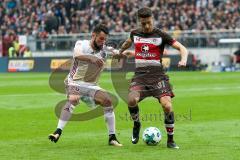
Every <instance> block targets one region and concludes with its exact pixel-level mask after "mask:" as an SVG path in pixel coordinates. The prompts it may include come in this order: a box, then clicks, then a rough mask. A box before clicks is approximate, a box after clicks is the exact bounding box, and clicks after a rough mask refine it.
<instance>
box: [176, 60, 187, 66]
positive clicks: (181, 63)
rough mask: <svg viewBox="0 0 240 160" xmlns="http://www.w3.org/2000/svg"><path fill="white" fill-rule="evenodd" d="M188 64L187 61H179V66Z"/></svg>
mask: <svg viewBox="0 0 240 160" xmlns="http://www.w3.org/2000/svg"><path fill="white" fill-rule="evenodd" d="M186 65H187V62H186V61H182V60H181V61H179V62H178V67H186Z"/></svg>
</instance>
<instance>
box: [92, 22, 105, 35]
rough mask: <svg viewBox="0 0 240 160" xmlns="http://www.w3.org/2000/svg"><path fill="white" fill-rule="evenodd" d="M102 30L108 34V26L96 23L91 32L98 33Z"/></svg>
mask: <svg viewBox="0 0 240 160" xmlns="http://www.w3.org/2000/svg"><path fill="white" fill-rule="evenodd" d="M100 32H104V33H105V34H109V31H108V28H107V26H106V25H104V24H97V25H96V26H95V28H94V29H93V33H100Z"/></svg>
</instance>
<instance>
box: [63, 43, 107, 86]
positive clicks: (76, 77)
mask: <svg viewBox="0 0 240 160" xmlns="http://www.w3.org/2000/svg"><path fill="white" fill-rule="evenodd" d="M108 50H109V47H106V46H104V47H103V49H102V50H100V51H97V52H96V51H94V50H93V49H92V47H91V45H90V40H79V41H77V42H76V44H75V47H74V51H73V63H72V67H71V69H70V73H69V75H68V77H67V81H68V83H95V84H96V83H97V82H98V79H99V77H100V74H101V72H102V70H103V69H104V65H103V66H102V67H99V66H97V65H96V64H91V63H88V62H85V61H81V60H78V59H77V58H76V57H77V56H80V55H88V56H94V57H95V58H99V59H102V60H104V61H106V58H107V53H109V51H108Z"/></svg>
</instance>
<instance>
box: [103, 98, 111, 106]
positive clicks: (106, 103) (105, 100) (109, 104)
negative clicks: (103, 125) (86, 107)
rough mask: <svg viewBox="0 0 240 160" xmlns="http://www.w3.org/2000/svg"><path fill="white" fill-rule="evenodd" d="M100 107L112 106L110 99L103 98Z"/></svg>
mask: <svg viewBox="0 0 240 160" xmlns="http://www.w3.org/2000/svg"><path fill="white" fill-rule="evenodd" d="M102 106H105V107H108V106H112V100H111V99H110V98H104V99H103V101H102Z"/></svg>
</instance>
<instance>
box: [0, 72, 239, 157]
mask: <svg viewBox="0 0 240 160" xmlns="http://www.w3.org/2000/svg"><path fill="white" fill-rule="evenodd" d="M49 75H50V74H49V73H5V74H3V73H2V74H0V110H1V111H0V159H1V160H15V159H19V160H38V159H39V160H48V159H49V160H50V159H51V160H65V159H69V160H74V159H77V160H79V159H83V160H88V159H90V160H94V159H96V160H99V159H103V160H106V159H112V160H123V159H124V160H125V159H131V160H140V159H144V160H147V159H149V160H152V159H159V160H165V159H166V160H175V159H176V160H193V159H194V160H206V159H207V160H223V159H226V160H237V159H239V157H240V152H239V150H240V73H239V72H235V73H205V72H170V73H169V76H170V81H171V83H172V84H173V86H174V92H175V95H176V97H175V98H174V99H173V105H174V110H175V115H176V123H175V140H176V142H177V144H178V145H179V146H180V149H179V150H170V149H167V148H166V132H165V128H164V125H163V120H162V116H161V113H162V109H161V107H160V105H159V104H158V102H157V100H155V99H153V98H147V99H145V100H144V101H142V102H141V103H140V105H139V106H140V112H141V120H142V130H141V133H142V132H143V129H144V128H146V127H149V126H156V127H158V128H159V129H160V130H161V132H162V135H163V138H162V141H161V142H160V144H159V145H158V146H146V145H145V144H144V143H143V142H142V140H140V141H139V143H138V144H137V145H133V144H131V141H130V138H131V131H132V122H131V121H130V120H129V118H128V116H127V115H128V110H127V106H126V104H124V102H123V101H121V100H120V103H119V105H118V106H117V108H116V110H115V114H116V126H117V136H118V139H119V140H120V141H121V142H122V143H123V145H124V146H123V147H121V148H116V147H111V146H108V145H107V140H108V137H107V129H106V125H105V123H104V120H103V117H99V118H96V119H93V120H90V121H84V122H69V123H68V125H67V126H66V128H65V130H64V132H63V135H62V137H61V139H60V140H59V142H58V143H56V144H55V143H52V142H50V141H49V140H48V139H47V137H48V134H50V133H51V132H53V131H54V130H55V128H56V125H57V117H56V116H55V113H54V107H55V105H56V104H57V103H58V102H59V101H61V100H64V99H65V95H64V94H60V93H56V92H55V91H53V90H52V89H51V88H50V87H49V85H48V78H49ZM100 86H101V87H102V88H104V89H106V90H110V91H111V92H112V93H114V92H115V91H114V89H113V86H112V85H111V82H110V74H109V73H103V74H102V76H101V78H100ZM85 110H88V108H87V107H86V106H85V105H84V104H82V105H80V106H79V107H78V109H77V110H76V112H84V111H85ZM152 115H154V116H152ZM151 116H152V117H151Z"/></svg>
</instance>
